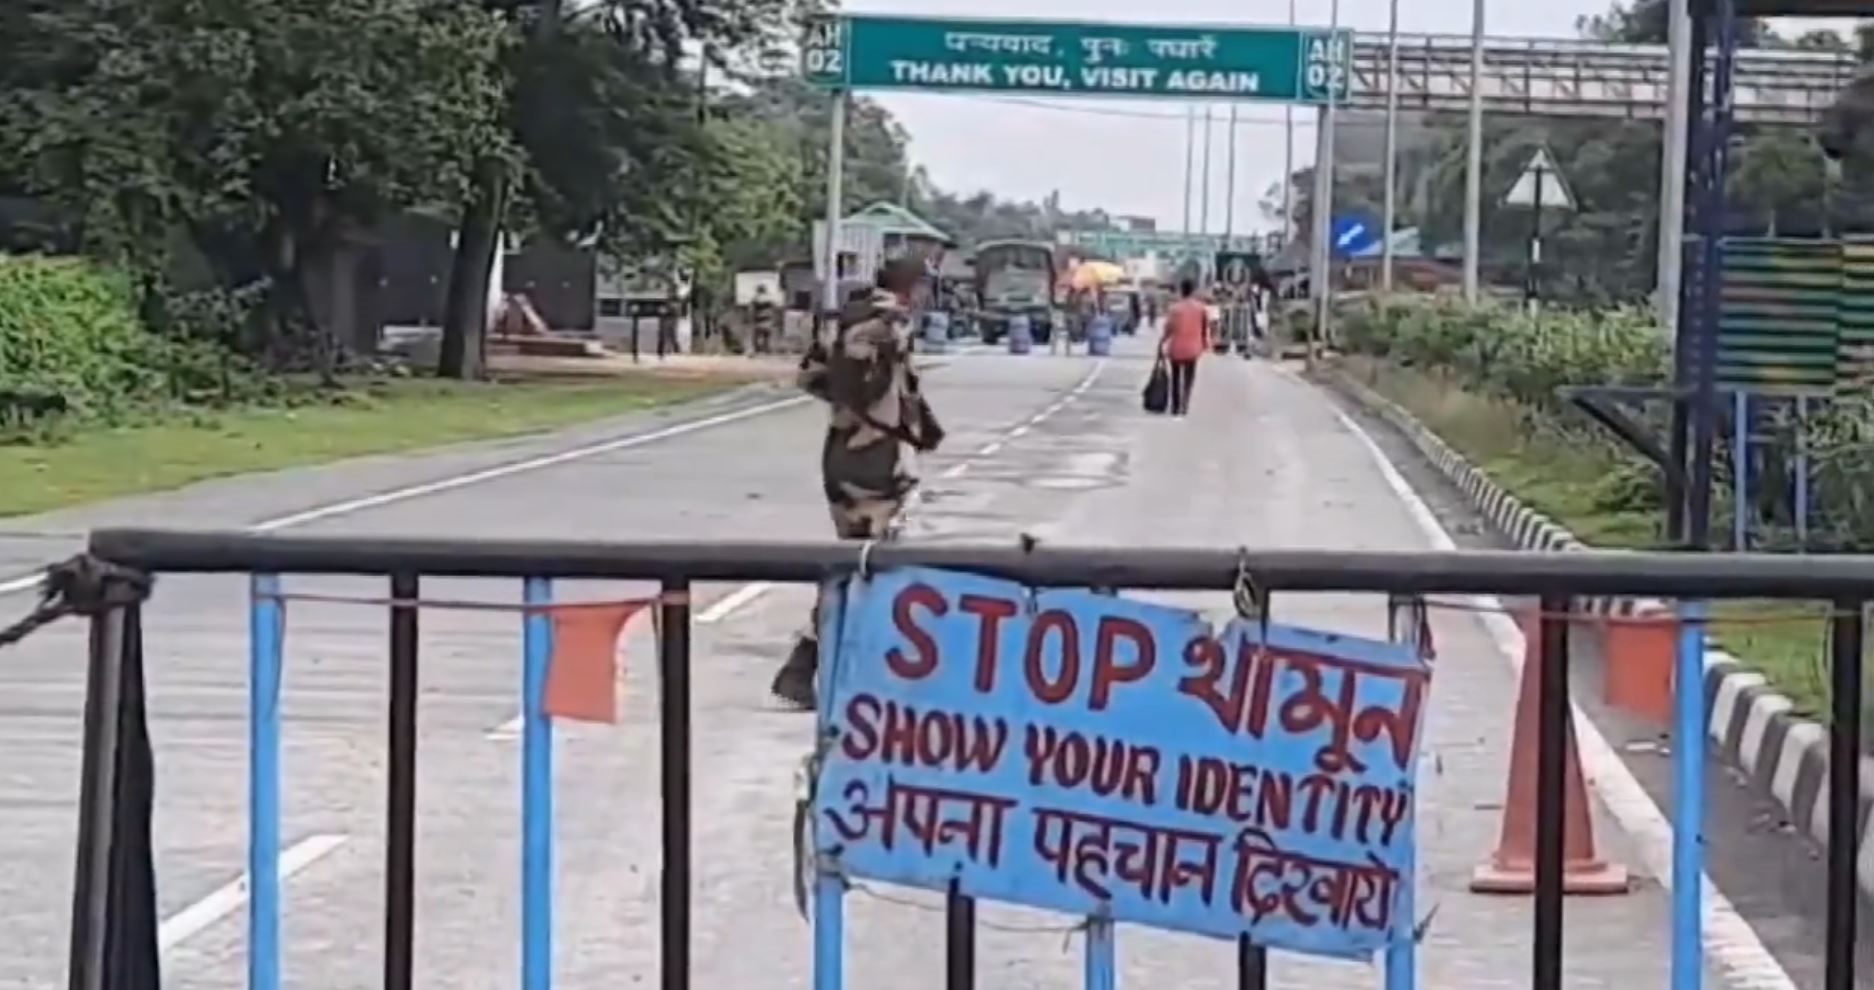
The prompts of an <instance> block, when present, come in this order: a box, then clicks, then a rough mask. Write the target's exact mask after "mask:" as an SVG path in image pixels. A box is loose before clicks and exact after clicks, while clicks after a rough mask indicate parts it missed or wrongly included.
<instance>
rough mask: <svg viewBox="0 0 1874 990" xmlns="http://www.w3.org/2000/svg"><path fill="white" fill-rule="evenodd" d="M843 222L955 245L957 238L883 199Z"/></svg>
mask: <svg viewBox="0 0 1874 990" xmlns="http://www.w3.org/2000/svg"><path fill="white" fill-rule="evenodd" d="M841 222H842V223H862V224H865V225H867V226H871V227H877V228H879V229H880V230H881V231H883V232H884V233H887V234H900V235H903V236H905V237H922V238H925V239H927V240H933V241H939V242H941V243H943V244H946V245H952V246H954V245H955V244H956V240H955V239H954V238H952V237H951V236H950V235H949V234H946V233H944V232H943V231H941V230H938V229H937V228H936V227H934V226H932V225H931V223H930V221H928V220H925V219H924V218H923V217H920V216H918V215H917V214H915V213H912V212H911V211H910V210H907V209H905V208H904V207H902V206H899V205H898V204H896V203H888V202H885V201H883V200H881V201H879V202H877V203H873V204H872V205H871V206H868V207H866V208H865V209H863V210H860V211H859V212H857V213H854V214H852V215H851V216H849V217H847V218H846V219H845V220H843V221H841Z"/></svg>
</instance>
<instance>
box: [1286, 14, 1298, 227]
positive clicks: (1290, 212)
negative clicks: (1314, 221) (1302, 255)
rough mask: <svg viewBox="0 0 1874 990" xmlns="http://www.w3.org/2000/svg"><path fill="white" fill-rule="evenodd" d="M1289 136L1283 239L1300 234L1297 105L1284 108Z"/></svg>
mask: <svg viewBox="0 0 1874 990" xmlns="http://www.w3.org/2000/svg"><path fill="white" fill-rule="evenodd" d="M1288 26H1289V27H1294V26H1295V0H1288ZM1282 116H1283V119H1284V122H1285V124H1286V127H1287V131H1288V133H1287V136H1286V138H1285V140H1284V143H1283V149H1282V239H1283V240H1284V241H1287V240H1288V239H1289V238H1290V237H1293V236H1294V235H1296V234H1299V233H1300V231H1298V230H1296V229H1295V228H1294V224H1295V105H1294V104H1292V103H1288V104H1284V105H1283V106H1282Z"/></svg>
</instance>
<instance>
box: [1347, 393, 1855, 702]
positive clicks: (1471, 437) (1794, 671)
mask: <svg viewBox="0 0 1874 990" xmlns="http://www.w3.org/2000/svg"><path fill="white" fill-rule="evenodd" d="M1346 365H1347V366H1346V370H1347V371H1348V372H1349V373H1350V374H1352V375H1353V376H1354V377H1356V378H1357V379H1359V380H1360V381H1362V382H1364V383H1365V384H1366V385H1367V386H1368V387H1370V388H1372V389H1373V390H1374V391H1376V392H1379V393H1380V394H1381V395H1384V396H1386V397H1387V398H1389V399H1391V400H1392V401H1394V402H1396V403H1398V404H1399V405H1400V406H1401V407H1402V408H1404V409H1405V410H1407V411H1408V412H1410V413H1412V415H1413V416H1415V417H1417V418H1418V420H1419V421H1420V422H1422V423H1424V424H1425V425H1426V426H1427V427H1429V428H1430V429H1431V430H1432V432H1434V433H1437V434H1438V435H1439V436H1441V437H1443V438H1444V440H1445V442H1446V443H1449V444H1450V445H1451V446H1452V447H1453V448H1454V449H1455V450H1457V451H1458V452H1459V453H1461V454H1463V455H1464V456H1465V458H1467V459H1468V460H1469V461H1470V462H1471V463H1472V464H1475V465H1477V467H1478V468H1479V469H1480V470H1482V471H1483V472H1484V473H1485V474H1487V475H1489V476H1490V478H1491V479H1492V480H1494V481H1495V482H1496V483H1497V484H1499V485H1501V486H1502V487H1503V488H1504V489H1505V490H1506V491H1508V492H1510V493H1511V494H1513V495H1515V496H1516V497H1517V498H1518V499H1520V500H1522V502H1523V503H1524V504H1525V505H1528V506H1529V507H1531V508H1533V509H1536V510H1537V511H1539V512H1541V513H1543V514H1544V515H1547V516H1548V517H1549V518H1551V519H1554V520H1555V521H1556V522H1558V523H1560V524H1561V525H1563V526H1565V527H1567V528H1568V530H1569V531H1570V532H1572V533H1574V534H1575V536H1577V537H1578V538H1580V539H1581V540H1582V541H1583V542H1585V543H1588V544H1590V545H1593V546H1596V547H1606V548H1616V549H1639V548H1644V547H1650V546H1658V545H1659V526H1660V522H1661V519H1660V513H1659V512H1658V511H1656V510H1641V509H1631V508H1621V507H1618V506H1610V504H1609V503H1610V501H1616V500H1611V499H1609V497H1608V482H1607V480H1606V479H1608V478H1609V477H1610V476H1613V475H1615V474H1616V473H1618V472H1619V471H1620V469H1621V465H1620V460H1619V458H1618V457H1616V456H1615V455H1614V453H1613V452H1612V448H1611V447H1609V446H1600V445H1597V444H1595V443H1592V442H1584V440H1583V438H1582V437H1581V436H1579V435H1562V434H1559V433H1556V432H1553V431H1550V430H1546V429H1543V428H1542V427H1540V426H1539V425H1537V424H1536V423H1535V422H1534V421H1532V419H1531V417H1530V415H1529V413H1528V411H1527V410H1526V409H1523V408H1521V407H1519V406H1517V405H1516V404H1514V403H1510V402H1507V401H1504V400H1501V399H1498V398H1495V397H1492V396H1486V395H1479V394H1477V393H1475V392H1471V391H1467V390H1466V389H1464V388H1463V387H1461V385H1460V383H1458V382H1457V381H1456V380H1455V379H1453V378H1451V377H1449V376H1445V375H1442V374H1437V373H1427V372H1421V371H1417V370H1413V369H1405V368H1399V367H1396V366H1393V365H1389V364H1387V363H1385V362H1381V361H1375V360H1372V359H1369V358H1363V357H1358V356H1352V357H1349V358H1347V359H1346ZM1826 611H1827V610H1826V608H1825V607H1824V606H1823V605H1822V604H1820V603H1815V604H1812V605H1811V604H1807V603H1799V602H1770V601H1741V602H1721V603H1718V604H1716V605H1714V606H1713V609H1712V618H1713V622H1712V625H1711V634H1712V637H1713V638H1714V639H1716V640H1717V641H1718V642H1719V644H1720V645H1721V646H1723V648H1724V649H1725V650H1726V651H1727V652H1729V653H1731V654H1732V655H1734V656H1736V657H1737V658H1738V659H1739V660H1740V661H1742V662H1743V663H1744V664H1745V665H1746V666H1748V667H1750V668H1751V669H1753V670H1756V671H1758V672H1759V673H1762V674H1763V675H1764V677H1765V678H1767V679H1768V680H1769V681H1770V682H1771V683H1772V684H1774V685H1775V686H1776V687H1777V689H1778V690H1780V691H1782V692H1783V693H1785V694H1787V695H1789V697H1790V700H1791V701H1793V702H1794V703H1795V705H1796V709H1797V712H1798V714H1803V715H1808V716H1810V717H1812V718H1817V719H1820V720H1822V721H1825V722H1826V721H1828V716H1829V700H1828V699H1829V687H1828V669H1827V663H1826V662H1825V660H1824V659H1823V656H1824V653H1823V651H1824V650H1825V649H1826V647H1827V643H1828V640H1827V629H1826V626H1825V620H1826ZM1870 666H1874V664H1864V665H1863V667H1864V669H1865V668H1867V667H1870ZM1870 684H1874V678H1871V679H1870Z"/></svg>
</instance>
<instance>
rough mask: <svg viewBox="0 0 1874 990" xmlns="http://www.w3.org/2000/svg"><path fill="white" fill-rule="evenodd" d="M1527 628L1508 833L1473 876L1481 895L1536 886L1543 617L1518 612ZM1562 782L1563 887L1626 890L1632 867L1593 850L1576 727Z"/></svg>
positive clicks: (1579, 891)
mask: <svg viewBox="0 0 1874 990" xmlns="http://www.w3.org/2000/svg"><path fill="white" fill-rule="evenodd" d="M1517 619H1518V624H1519V625H1521V626H1522V628H1523V641H1524V643H1525V644H1526V645H1525V647H1524V650H1523V678H1522V681H1523V682H1522V687H1521V690H1520V691H1519V692H1518V693H1517V698H1516V732H1515V739H1514V741H1513V742H1512V743H1511V749H1510V783H1509V796H1508V799H1507V800H1506V801H1505V803H1504V806H1503V836H1502V838H1501V839H1500V840H1499V841H1498V842H1497V849H1496V852H1494V853H1492V854H1491V856H1490V859H1489V860H1488V861H1487V862H1485V863H1484V864H1482V865H1481V866H1479V867H1477V870H1476V872H1474V873H1472V874H1471V890H1473V891H1476V892H1477V893H1480V894H1528V893H1533V892H1534V891H1535V889H1536V723H1537V721H1538V719H1539V718H1540V715H1539V714H1538V709H1537V691H1538V690H1539V689H1538V685H1539V684H1540V683H1541V680H1540V672H1541V667H1542V659H1541V652H1542V649H1541V643H1542V640H1541V635H1540V632H1541V630H1540V620H1539V619H1538V618H1537V616H1536V614H1535V612H1534V611H1525V612H1523V613H1520V614H1519V615H1518V616H1517ZM1566 766H1567V770H1566V774H1565V777H1564V781H1563V785H1562V793H1563V796H1564V797H1563V812H1562V821H1563V832H1562V836H1563V838H1562V845H1563V848H1562V889H1563V890H1564V891H1565V892H1567V893H1570V894H1624V893H1626V892H1627V890H1628V883H1627V868H1626V867H1624V866H1621V865H1620V864H1618V863H1609V862H1607V861H1605V860H1603V859H1601V858H1600V856H1599V854H1598V853H1597V852H1596V851H1595V848H1594V818H1593V815H1592V814H1591V813H1590V811H1589V809H1588V790H1587V787H1586V785H1585V784H1584V783H1583V782H1582V776H1581V754H1580V752H1579V751H1578V750H1576V749H1575V734H1574V732H1573V726H1572V725H1571V726H1570V731H1569V733H1568V755H1567V759H1566Z"/></svg>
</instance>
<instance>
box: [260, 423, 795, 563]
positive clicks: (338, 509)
mask: <svg viewBox="0 0 1874 990" xmlns="http://www.w3.org/2000/svg"><path fill="white" fill-rule="evenodd" d="M810 399H811V396H805V395H796V396H790V397H788V398H785V399H777V400H776V401H774V402H764V403H762V404H760V405H757V406H749V407H747V408H746V409H737V410H735V411H733V412H726V413H720V414H718V415H715V416H705V417H703V418H702V419H693V420H688V421H686V422H682V423H675V424H673V425H670V426H666V427H664V428H663V429H661V430H652V431H650V432H649V433H634V434H632V435H631V436H628V437H615V438H613V439H610V440H600V441H598V442H597V443H589V444H584V445H582V446H578V447H571V448H568V449H566V450H561V451H556V452H554V453H551V454H542V455H540V456H538V457H529V458H527V459H525V460H520V461H514V462H511V463H508V464H497V465H495V466H494V467H491V468H483V469H482V470H480V471H470V472H469V473H467V474H458V475H454V476H452V477H448V478H440V479H438V480H436V481H429V482H424V483H423V484H420V485H409V486H407V487H404V488H393V489H391V490H390V491H387V492H379V493H378V494H376V495H366V496H364V497H363V498H354V499H347V500H345V501H343V502H334V503H332V504H330V505H324V506H320V507H318V508H314V509H307V510H305V511H302V512H294V513H290V514H288V515H284V516H275V517H273V518H272V519H263V520H261V521H260V522H257V523H255V524H253V525H252V526H250V527H248V529H250V530H251V531H253V532H256V533H271V532H273V531H275V530H281V529H286V528H287V527H289V526H300V525H304V524H306V523H309V522H316V521H318V520H320V519H330V518H332V517H333V516H342V515H346V514H348V513H352V512H357V511H359V510H360V509H375V508H377V507H378V506H381V505H390V504H392V503H394V502H404V501H408V500H410V499H413V498H422V497H423V496H426V495H436V494H439V493H441V492H447V491H454V490H455V489H457V488H466V487H468V486H469V485H477V484H480V483H482V482H484V481H494V480H496V479H498V478H505V477H508V476H510V475H516V474H524V473H526V472H528V471H538V470H540V469H541V468H545V467H553V466H554V465H556V464H565V463H568V462H570V461H577V460H583V459H585V458H587V457H592V456H595V455H598V454H609V453H611V452H612V451H615V450H630V449H632V448H633V447H642V446H644V445H645V444H649V443H656V442H657V441H659V440H668V439H670V438H671V437H680V436H684V435H686V434H690V433H695V432H698V431H699V430H707V429H712V428H714V427H717V426H722V425H724V424H727V423H734V422H738V421H740V420H744V419H748V418H750V417H753V416H759V415H761V414H763V413H769V412H773V411H775V410H777V409H785V408H787V407H789V406H797V405H800V404H802V403H804V402H807V401H809V400H810Z"/></svg>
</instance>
